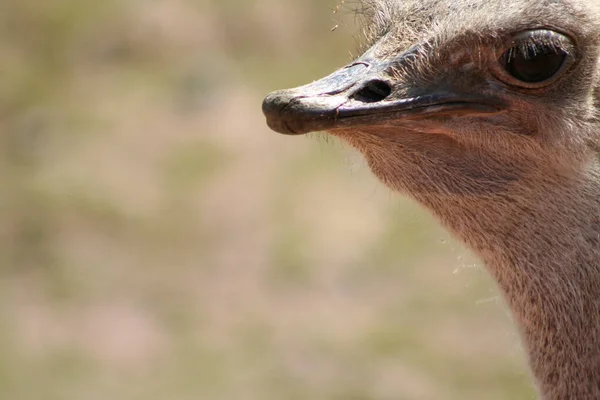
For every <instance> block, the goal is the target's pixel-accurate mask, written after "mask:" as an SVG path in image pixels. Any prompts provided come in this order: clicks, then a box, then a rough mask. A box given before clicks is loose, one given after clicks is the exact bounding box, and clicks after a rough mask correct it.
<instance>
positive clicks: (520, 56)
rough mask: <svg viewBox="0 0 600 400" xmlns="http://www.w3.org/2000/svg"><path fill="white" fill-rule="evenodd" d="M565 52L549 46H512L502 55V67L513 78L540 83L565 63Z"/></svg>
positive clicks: (550, 76)
mask: <svg viewBox="0 0 600 400" xmlns="http://www.w3.org/2000/svg"><path fill="white" fill-rule="evenodd" d="M566 58H567V53H566V52H564V51H563V50H561V49H559V48H552V47H549V46H527V47H526V48H525V49H520V48H518V47H514V48H512V49H510V50H508V51H507V52H506V53H505V54H504V55H503V56H502V63H503V64H504V69H505V70H506V71H507V72H508V73H509V74H510V75H512V76H513V77H514V78H516V79H518V80H520V81H522V82H527V83H540V82H544V81H546V80H548V79H550V78H552V77H553V76H554V75H555V74H556V73H557V72H559V71H560V69H561V67H562V66H563V64H564V63H565V60H566Z"/></svg>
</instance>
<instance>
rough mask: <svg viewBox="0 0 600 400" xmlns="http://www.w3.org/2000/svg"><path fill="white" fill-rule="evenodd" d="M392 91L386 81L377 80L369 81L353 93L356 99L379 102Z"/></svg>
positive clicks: (365, 101) (364, 101)
mask: <svg viewBox="0 0 600 400" xmlns="http://www.w3.org/2000/svg"><path fill="white" fill-rule="evenodd" d="M391 93H392V88H391V87H390V85H389V84H387V83H386V82H384V81H380V80H375V81H371V82H369V83H367V85H366V86H365V87H363V88H362V89H360V90H359V91H358V92H356V93H354V94H353V95H352V98H353V99H354V100H358V101H362V102H363V103H377V102H378V101H382V100H384V99H385V98H386V97H388V96H389V95H390V94H391Z"/></svg>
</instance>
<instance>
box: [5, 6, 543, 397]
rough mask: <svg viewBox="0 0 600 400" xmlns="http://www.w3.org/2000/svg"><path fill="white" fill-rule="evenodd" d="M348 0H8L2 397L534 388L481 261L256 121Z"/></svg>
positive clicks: (415, 212) (318, 70) (343, 50)
mask: <svg viewBox="0 0 600 400" xmlns="http://www.w3.org/2000/svg"><path fill="white" fill-rule="evenodd" d="M338 6H340V7H339V8H338ZM350 7H351V5H350V6H348V4H345V5H344V4H342V3H337V2H336V0H310V1H309V0H304V1H283V0H168V1H167V0H128V1H124V0H121V1H119V0H104V1H97V0H93V1H92V0H51V1H48V0H2V2H1V3H0V177H1V182H2V184H1V185H0V219H1V224H0V273H1V279H0V397H1V398H2V399H19V400H54V399H56V400H71V399H85V400H95V399H103V400H104V399H117V400H120V399H123V400H129V399H144V400H154V399H156V400H159V399H161V400H162V399H177V400H179V399H181V400H186V399H202V400H204V399H206V400H221V399H222V400H238V399H239V400H254V399H256V400H258V399H260V400H270V399H303V400H304V399H311V400H320V399H324V400H325V399H333V400H336V399H339V400H342V399H343V400H386V399H517V398H524V399H525V398H532V397H533V390H532V388H531V384H530V383H529V376H528V373H527V370H526V367H525V361H524V357H523V355H522V350H521V348H520V344H519V340H518V336H517V334H516V331H515V329H514V328H513V326H512V323H511V319H510V316H509V315H508V313H507V310H506V308H505V306H504V305H503V304H502V300H501V298H500V297H499V294H498V292H497V291H496V289H495V287H494V285H493V283H492V282H491V280H490V278H489V277H488V275H487V274H486V272H485V270H484V268H482V266H481V264H480V263H479V262H478V261H477V260H476V258H474V257H473V256H472V255H471V254H470V253H469V252H467V251H466V250H465V249H464V248H463V247H462V246H461V245H460V244H458V243H456V242H454V241H453V240H452V239H450V238H449V236H448V234H447V233H446V232H444V231H443V230H442V229H441V228H439V227H438V226H437V224H436V223H435V221H433V220H432V219H431V218H430V217H429V216H428V215H427V214H426V213H425V212H424V211H423V210H421V209H420V208H419V207H418V206H416V205H415V204H413V203H411V202H409V201H407V200H405V199H402V198H401V197H400V196H398V195H395V194H393V193H390V191H389V190H388V189H386V188H384V187H383V186H382V185H381V184H380V183H378V182H376V181H375V179H374V178H373V177H372V176H371V174H370V172H369V171H368V168H367V167H366V166H365V165H364V163H363V162H362V160H361V158H360V157H359V156H358V155H357V154H355V153H354V152H353V151H352V150H351V149H349V148H347V147H346V146H344V145H342V144H340V143H339V142H338V141H337V140H333V139H327V138H326V137H323V136H319V135H313V136H307V137H285V136H282V135H278V134H275V133H274V132H271V131H269V130H268V128H267V127H266V125H265V123H264V120H263V116H262V114H261V111H260V106H261V101H262V98H263V97H264V95H265V94H266V93H268V92H269V91H271V90H274V89H280V88H284V87H292V86H297V85H299V84H302V83H306V82H309V81H311V80H312V79H316V78H318V77H320V76H322V75H324V74H326V73H328V72H330V71H331V70H333V69H334V68H336V67H339V66H341V65H343V64H345V63H346V62H348V61H349V60H350V59H351V55H350V53H349V51H354V50H355V49H356V43H355V40H354V38H353V35H354V34H355V33H356V29H355V28H356V27H355V26H354V17H353V15H352V12H350V11H349V8H350Z"/></svg>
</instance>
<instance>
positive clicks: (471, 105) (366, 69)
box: [262, 57, 506, 134]
mask: <svg viewBox="0 0 600 400" xmlns="http://www.w3.org/2000/svg"><path fill="white" fill-rule="evenodd" d="M389 66H390V63H389V62H383V63H382V62H377V61H375V60H373V59H369V58H365V57H363V58H361V59H359V60H357V61H356V62H354V63H352V64H350V65H348V66H346V67H344V68H342V69H340V70H338V71H336V72H334V73H333V74H331V75H329V76H327V77H325V78H323V79H321V80H318V81H316V82H313V83H311V84H308V85H305V86H301V87H298V88H295V89H287V90H279V91H276V92H273V93H271V94H269V95H268V96H267V97H266V98H265V100H264V102H263V106H262V109H263V113H264V114H265V116H266V118H267V124H268V125H269V127H270V128H271V129H273V130H274V131H276V132H279V133H285V134H302V133H308V132H314V131H321V130H331V129H336V128H343V127H349V126H360V125H373V124H382V123H385V122H389V121H391V120H394V121H401V120H407V119H408V120H414V119H417V118H427V117H431V116H447V117H451V116H459V115H463V116H464V115H474V114H494V113H498V112H500V111H501V110H503V109H504V108H506V104H505V103H504V101H502V100H500V99H499V98H496V97H491V96H489V95H477V94H475V95H474V94H465V93H457V92H456V91H453V90H448V89H447V88H446V89H441V88H420V87H408V86H407V84H406V83H404V84H400V85H398V84H397V85H395V84H394V83H393V82H392V81H391V79H390V78H389V77H388V75H387V74H386V71H387V70H388V69H389ZM401 93H402V94H404V95H401ZM406 93H414V95H411V96H406Z"/></svg>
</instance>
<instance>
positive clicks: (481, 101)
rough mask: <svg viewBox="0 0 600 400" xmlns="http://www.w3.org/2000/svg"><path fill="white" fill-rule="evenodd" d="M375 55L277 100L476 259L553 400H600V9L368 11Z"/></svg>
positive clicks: (414, 2) (572, 4) (286, 125)
mask: <svg viewBox="0 0 600 400" xmlns="http://www.w3.org/2000/svg"><path fill="white" fill-rule="evenodd" d="M359 9H360V10H359V13H360V15H361V16H362V18H363V20H364V21H363V23H364V30H365V32H366V44H365V47H364V49H363V54H362V56H360V57H359V58H357V59H356V60H355V61H353V62H352V63H350V64H349V65H347V66H345V67H344V68H342V69H340V70H338V71H336V72H334V73H333V74H331V75H329V76H327V77H325V78H323V79H321V80H319V81H316V82H313V83H311V84H308V85H306V86H302V87H298V88H295V89H289V90H282V91H277V92H273V93H271V94H270V95H268V96H267V98H266V99H265V100H264V103H263V112H264V114H265V115H266V118H267V123H268V125H269V126H270V127H271V128H272V129H273V130H275V131H278V132H280V133H284V134H290V135H295V134H303V133H307V132H311V131H320V130H326V131H328V132H329V133H330V134H331V135H334V136H336V137H339V138H341V139H342V140H344V141H346V142H348V143H349V144H350V145H352V146H353V147H355V148H356V149H358V150H359V151H360V152H361V153H362V154H363V155H364V157H365V158H366V160H367V162H368V165H369V167H370V168H371V170H372V171H373V173H374V174H375V175H376V176H377V177H378V178H379V179H380V180H381V181H382V182H383V183H384V184H385V185H387V186H388V187H390V188H392V189H393V190H396V191H399V192H401V193H404V194H406V195H408V196H410V197H412V198H413V199H415V200H416V201H417V202H419V203H420V204H422V205H423V206H424V207H425V208H426V209H428V210H429V211H430V212H431V213H432V214H433V215H434V216H435V217H437V219H438V220H439V221H440V222H441V223H442V224H443V225H444V226H445V227H447V229H449V230H450V231H451V232H453V233H454V234H455V235H456V236H457V237H458V238H460V239H461V240H462V241H463V242H464V243H465V244H466V245H467V246H468V247H470V248H471V249H472V250H473V251H475V252H476V253H477V254H478V255H479V256H480V257H481V258H482V260H483V261H484V262H485V264H486V268H487V269H488V271H489V272H490V273H491V275H492V276H493V277H494V278H495V280H496V281H497V283H498V286H499V288H500V290H501V291H502V293H503V295H504V298H505V301H506V303H507V304H508V306H509V307H510V309H511V311H512V313H513V316H514V320H515V322H516V323H517V324H518V326H519V329H520V332H521V336H522V340H523V342H524V344H525V348H526V350H527V352H528V359H529V364H530V367H531V370H532V372H533V375H534V376H535V378H536V382H537V388H538V392H539V396H540V398H542V399H548V400H550V399H552V400H555V399H581V400H583V399H600V68H599V66H600V2H598V1H597V0H363V1H362V2H361V3H360V6H359Z"/></svg>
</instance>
